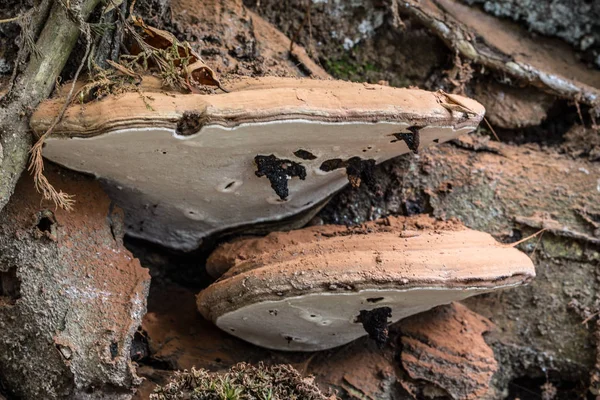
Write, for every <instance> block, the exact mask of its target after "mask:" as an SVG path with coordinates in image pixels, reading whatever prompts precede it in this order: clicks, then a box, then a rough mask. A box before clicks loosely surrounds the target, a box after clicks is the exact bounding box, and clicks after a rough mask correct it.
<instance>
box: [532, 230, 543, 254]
mask: <svg viewBox="0 0 600 400" xmlns="http://www.w3.org/2000/svg"><path fill="white" fill-rule="evenodd" d="M543 237H544V232H542V234H541V235H540V237H539V238H538V240H537V242H535V246H533V250H531V254H530V255H529V257H533V255H534V254H535V251H536V250H537V247H538V245H539V244H540V242H541V241H542V238H543Z"/></svg>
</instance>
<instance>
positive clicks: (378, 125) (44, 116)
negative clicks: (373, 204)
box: [31, 77, 485, 250]
mask: <svg viewBox="0 0 600 400" xmlns="http://www.w3.org/2000/svg"><path fill="white" fill-rule="evenodd" d="M223 86H224V87H226V88H227V90H229V93H218V94H180V93H166V92H164V91H163V90H161V89H160V88H156V87H155V88H149V89H147V90H146V89H143V90H144V92H143V95H141V94H140V93H124V94H120V95H114V96H108V97H106V98H104V99H102V100H99V101H95V102H90V103H87V104H73V105H71V106H70V107H69V108H68V109H67V111H66V113H65V115H64V118H63V119H62V121H61V122H60V123H59V124H58V125H57V126H56V127H55V128H54V131H53V134H52V136H51V137H49V138H48V139H47V140H46V146H45V148H44V156H45V157H46V158H48V159H50V160H52V161H54V162H57V163H59V164H61V165H63V166H65V167H68V168H71V169H74V170H78V171H83V172H87V173H91V174H94V175H96V176H97V177H98V178H101V179H102V180H103V181H105V182H106V185H105V187H106V189H107V191H108V192H109V194H110V195H111V197H112V198H113V200H115V201H116V202H117V203H118V204H119V205H120V206H121V207H122V208H123V209H125V212H126V215H127V228H128V232H129V234H131V235H133V236H137V237H142V238H145V239H148V240H151V241H154V242H158V243H161V244H163V245H165V246H169V247H173V248H179V249H183V250H191V249H194V248H196V247H197V246H198V245H199V243H200V242H201V240H202V238H203V237H205V236H207V235H209V234H212V233H217V232H223V231H226V230H229V229H232V228H238V227H239V228H241V227H244V226H247V225H251V224H257V223H265V222H271V221H278V220H282V219H285V218H288V217H291V216H293V215H296V214H298V213H300V212H302V211H305V210H308V209H311V208H313V207H314V206H316V205H318V204H320V203H322V202H323V201H324V200H325V199H327V198H328V197H330V196H331V195H332V194H333V193H335V192H336V191H337V190H339V189H340V188H342V187H343V186H344V185H345V184H346V183H347V182H348V179H350V181H351V182H352V183H353V184H355V185H357V184H360V182H361V179H363V178H364V175H365V174H367V173H368V171H369V169H370V168H371V166H372V165H374V164H375V163H379V162H382V161H385V160H387V159H390V158H392V157H395V156H398V155H401V154H404V153H407V152H411V151H414V152H417V151H418V149H419V148H423V147H426V146H429V145H430V144H432V143H438V142H444V141H447V140H450V139H452V138H455V137H457V136H459V135H461V134H464V133H467V132H470V131H472V130H474V129H475V128H476V127H477V125H478V124H479V122H480V121H481V119H482V118H483V115H484V112H485V110H484V108H483V106H481V105H480V104H479V103H477V102H476V101H474V100H470V99H468V98H464V97H460V96H455V95H446V94H444V93H432V92H427V91H423V90H417V89H398V88H391V87H385V86H379V85H370V84H362V83H349V82H341V81H325V80H323V81H320V80H307V79H295V78H276V77H267V78H239V79H236V80H230V81H229V82H227V81H225V82H223ZM456 101H459V103H460V105H461V106H460V107H459V108H458V109H457V108H456V107H451V106H452V105H453V104H454V105H455V103H456ZM61 106H62V100H61V99H55V100H50V101H47V102H45V103H43V104H42V105H41V106H40V107H39V108H38V110H37V111H36V112H35V113H34V115H33V117H32V118H31V127H32V128H33V130H34V132H35V133H36V134H41V133H43V132H45V130H46V129H48V127H49V126H50V124H51V123H52V121H53V119H54V118H55V117H56V115H57V114H58V112H59V110H60V107H61ZM336 160H337V163H336ZM349 160H353V161H352V162H350V161H349ZM333 164H335V165H336V166H337V167H335V168H333V167H332V165H333ZM324 166H325V167H324ZM357 166H361V168H357Z"/></svg>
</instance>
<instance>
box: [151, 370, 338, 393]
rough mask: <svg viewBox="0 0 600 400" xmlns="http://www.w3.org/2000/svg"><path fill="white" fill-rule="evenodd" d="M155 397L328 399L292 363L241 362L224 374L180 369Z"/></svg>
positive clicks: (156, 390) (157, 391) (157, 390)
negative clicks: (252, 363) (264, 363)
mask: <svg viewBox="0 0 600 400" xmlns="http://www.w3.org/2000/svg"><path fill="white" fill-rule="evenodd" d="M150 399H152V400H179V399H190V400H244V399H258V400H325V399H335V397H327V396H325V395H324V394H323V393H321V391H320V390H319V388H318V387H317V386H316V385H315V384H314V383H313V380H312V378H303V377H302V375H300V373H299V372H298V371H297V370H295V369H294V368H293V367H292V366H291V365H274V366H265V365H263V364H262V363H260V364H258V366H253V365H250V364H246V363H239V364H236V365H234V366H233V367H231V369H230V370H229V371H227V372H224V373H216V372H208V371H206V370H204V369H198V370H197V369H194V368H192V370H191V371H187V370H186V371H183V372H181V371H177V372H175V373H174V375H173V376H172V377H171V381H170V382H169V383H168V384H166V385H164V386H162V387H157V388H156V389H155V391H154V394H152V395H151V396H150Z"/></svg>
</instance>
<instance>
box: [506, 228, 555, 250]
mask: <svg viewBox="0 0 600 400" xmlns="http://www.w3.org/2000/svg"><path fill="white" fill-rule="evenodd" d="M547 230H548V228H544V229H540V230H539V231H537V232H536V233H534V234H533V235H529V236H527V237H526V238H523V239H521V240H519V241H517V242H514V243H509V244H507V245H506V247H516V246H518V245H520V244H521V243H524V242H526V241H528V240H529V239H533V238H534V237H536V236H537V235H539V234H540V233H544V232H545V231H547ZM536 246H537V245H536Z"/></svg>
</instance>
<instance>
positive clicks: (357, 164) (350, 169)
mask: <svg viewBox="0 0 600 400" xmlns="http://www.w3.org/2000/svg"><path fill="white" fill-rule="evenodd" d="M374 168H375V160H363V159H361V158H360V157H352V158H351V159H349V160H348V161H347V163H346V174H348V181H350V184H351V185H352V187H355V188H357V187H360V185H361V183H362V182H365V183H366V184H367V187H369V188H371V189H372V187H373V185H374V184H375V179H374V177H373V169H374Z"/></svg>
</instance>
